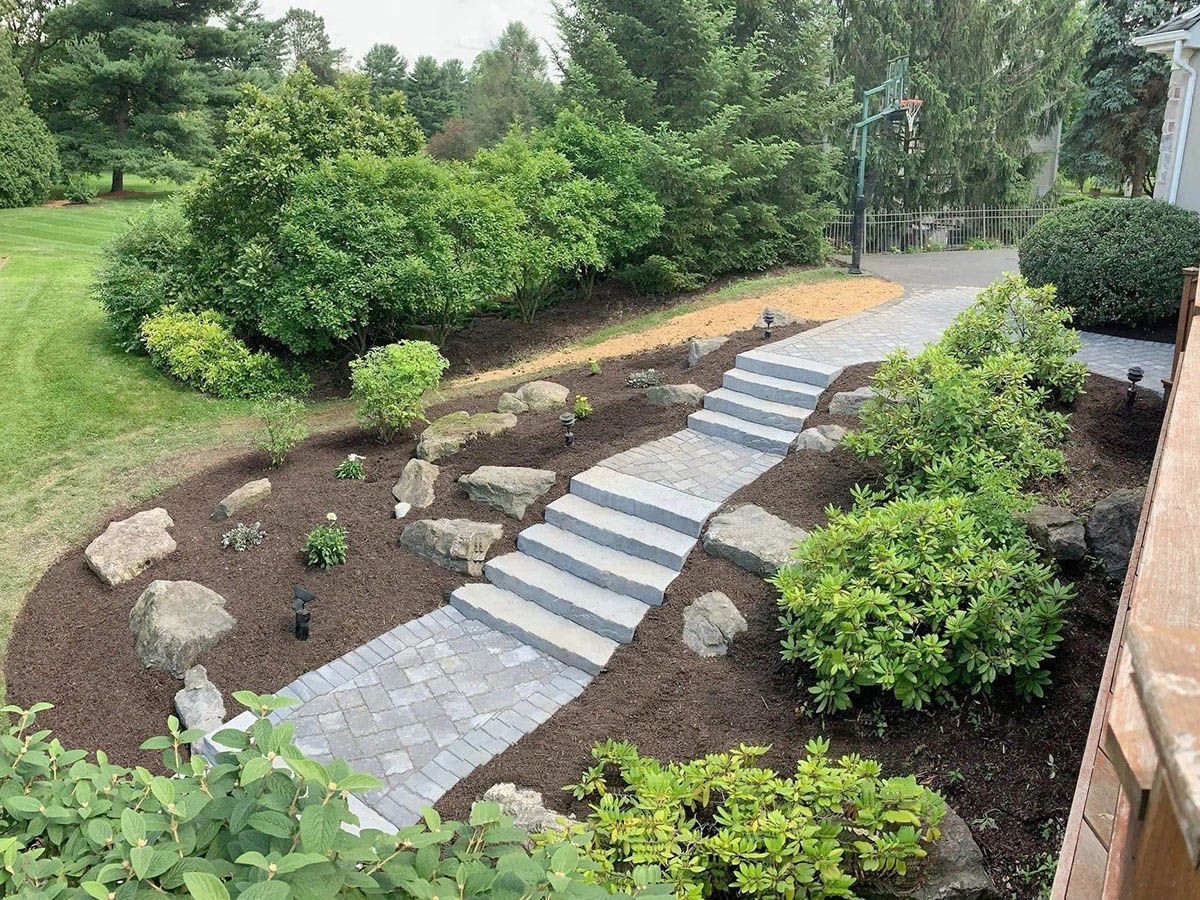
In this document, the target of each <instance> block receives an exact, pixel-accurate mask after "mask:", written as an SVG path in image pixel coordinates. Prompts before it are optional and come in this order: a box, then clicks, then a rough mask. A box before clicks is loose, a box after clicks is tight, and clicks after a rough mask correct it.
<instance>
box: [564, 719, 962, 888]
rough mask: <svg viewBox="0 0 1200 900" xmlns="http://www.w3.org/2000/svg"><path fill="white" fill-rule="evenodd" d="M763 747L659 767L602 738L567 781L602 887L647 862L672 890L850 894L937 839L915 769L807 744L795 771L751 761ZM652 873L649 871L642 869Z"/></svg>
mask: <svg viewBox="0 0 1200 900" xmlns="http://www.w3.org/2000/svg"><path fill="white" fill-rule="evenodd" d="M766 750H767V748H765V747H739V748H738V749H736V750H732V751H730V752H728V753H721V754H713V755H710V756H706V757H704V758H703V759H698V760H694V761H692V762H687V763H667V764H663V763H661V762H659V761H658V760H656V759H652V758H650V757H643V756H641V755H640V754H639V753H638V751H637V748H636V747H635V746H633V745H632V744H628V743H616V742H612V741H609V742H605V743H602V744H598V745H597V746H596V747H595V748H594V749H593V751H592V756H593V758H594V759H595V760H596V765H595V766H593V767H592V768H591V769H589V770H588V771H587V772H585V773H584V774H583V778H582V779H581V780H580V783H579V784H578V785H572V786H571V787H570V788H568V790H573V791H574V793H575V796H576V797H577V798H580V799H584V798H587V799H590V800H592V801H593V806H592V813H591V815H589V817H588V820H587V823H586V827H587V828H588V829H589V830H590V833H586V834H585V837H584V839H585V844H584V852H585V854H586V855H587V856H588V857H590V858H591V859H592V860H593V861H594V862H596V863H597V864H598V865H599V867H600V869H599V877H600V878H601V879H602V880H604V881H607V882H608V883H609V884H613V885H625V886H631V885H633V884H635V883H637V880H638V879H639V878H641V879H643V880H644V879H645V878H646V877H647V873H646V870H647V869H648V868H650V869H651V872H653V873H654V874H657V872H655V870H661V872H662V876H665V880H666V881H668V882H670V883H672V884H674V885H675V895H676V896H677V897H680V898H694V900H698V898H700V897H731V896H736V895H744V896H750V897H764V898H772V897H809V898H826V897H854V896H858V894H857V893H855V892H853V891H852V888H853V886H854V885H855V884H857V883H859V882H866V883H867V884H869V883H870V882H871V881H872V880H874V879H880V878H882V877H886V876H902V875H903V874H904V873H905V871H906V869H907V867H908V864H909V863H911V862H913V861H915V860H919V859H921V858H923V857H924V856H925V855H926V851H925V846H926V845H928V844H930V843H931V842H932V841H934V840H936V839H937V838H938V837H939V834H940V833H939V830H938V823H939V822H941V820H942V817H943V816H944V815H945V803H944V801H943V800H942V799H941V798H940V797H939V796H938V795H937V794H935V793H933V792H932V791H930V790H929V789H927V788H925V787H922V786H921V785H919V784H918V783H917V781H916V779H915V778H913V777H911V776H909V777H907V778H888V779H884V778H882V777H881V776H880V766H879V764H878V763H877V762H874V761H873V760H866V759H862V758H861V757H858V756H844V757H842V758H841V759H839V760H837V761H833V760H831V759H829V757H828V752H829V743H828V742H827V741H825V740H821V739H817V740H813V741H809V743H808V744H807V745H806V750H807V756H806V757H805V758H802V759H800V760H799V761H798V762H797V763H796V774H795V776H794V777H792V778H783V777H780V776H779V775H777V774H776V773H775V772H773V771H771V770H769V769H762V768H758V767H756V766H755V762H756V761H757V760H758V758H759V757H761V756H762V755H763V754H764V753H765V752H766ZM651 877H653V876H651Z"/></svg>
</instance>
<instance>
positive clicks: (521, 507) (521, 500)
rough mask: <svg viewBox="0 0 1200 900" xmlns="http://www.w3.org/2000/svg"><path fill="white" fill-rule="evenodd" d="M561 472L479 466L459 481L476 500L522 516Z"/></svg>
mask: <svg viewBox="0 0 1200 900" xmlns="http://www.w3.org/2000/svg"><path fill="white" fill-rule="evenodd" d="M557 479H558V476H557V475H555V474H554V473H553V472H551V471H550V470H549V469H528V468H525V467H524V466H480V467H479V468H478V469H476V470H475V471H474V472H472V473H470V474H469V475H463V476H462V477H460V478H459V479H458V483H459V484H461V485H462V486H463V487H465V488H466V489H467V494H468V495H469V496H470V498H471V499H472V500H474V501H475V502H476V503H486V504H487V505H488V506H490V507H491V508H492V509H498V510H500V512H502V513H504V514H505V515H508V516H512V517H513V518H514V519H519V518H521V517H522V516H524V515H525V510H526V509H528V508H529V504H531V503H533V501H535V500H537V499H538V498H540V497H544V496H545V495H546V493H547V492H548V491H549V490H550V489H551V488H552V487H554V482H555V481H556V480H557Z"/></svg>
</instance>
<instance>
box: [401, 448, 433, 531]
mask: <svg viewBox="0 0 1200 900" xmlns="http://www.w3.org/2000/svg"><path fill="white" fill-rule="evenodd" d="M440 473H441V469H439V468H438V467H437V466H435V465H434V464H433V463H427V462H425V460H423V459H410V460H409V461H408V462H407V463H405V464H404V471H402V472H401V473H400V480H399V481H397V482H396V486H395V487H394V488H392V496H393V497H395V498H396V502H397V503H407V504H408V505H409V507H410V508H412V509H425V508H426V507H429V506H432V505H433V485H434V483H435V482H436V481H437V479H438V475H439V474H440ZM405 515H407V513H405ZM396 518H397V519H399V518H403V517H402V516H397V517H396Z"/></svg>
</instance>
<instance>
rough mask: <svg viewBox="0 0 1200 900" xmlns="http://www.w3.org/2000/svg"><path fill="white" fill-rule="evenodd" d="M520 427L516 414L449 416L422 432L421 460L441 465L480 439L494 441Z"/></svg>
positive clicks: (419, 444) (436, 421)
mask: <svg viewBox="0 0 1200 900" xmlns="http://www.w3.org/2000/svg"><path fill="white" fill-rule="evenodd" d="M516 427H517V417H516V416H515V415H513V414H512V413H475V414H474V415H472V414H470V413H468V412H462V411H459V412H452V413H448V414H447V415H444V416H442V417H441V418H440V419H435V420H434V421H433V422H431V423H430V424H429V427H428V428H426V429H425V430H424V431H423V432H421V439H420V440H419V441H417V456H418V457H420V458H421V459H423V460H426V461H427V462H437V461H438V460H441V459H445V458H446V457H448V456H453V455H454V454H455V453H457V452H458V451H459V450H461V449H462V448H463V447H464V446H465V445H466V443H467V441H473V440H475V438H477V437H480V436H483V437H492V436H494V435H497V434H500V433H501V432H504V431H508V429H510V428H516Z"/></svg>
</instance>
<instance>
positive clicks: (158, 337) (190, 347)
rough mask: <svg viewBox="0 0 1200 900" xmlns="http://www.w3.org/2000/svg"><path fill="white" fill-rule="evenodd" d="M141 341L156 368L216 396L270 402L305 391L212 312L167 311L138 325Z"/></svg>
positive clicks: (273, 360)
mask: <svg viewBox="0 0 1200 900" xmlns="http://www.w3.org/2000/svg"><path fill="white" fill-rule="evenodd" d="M141 331H142V341H143V342H144V343H145V345H146V350H147V352H148V353H149V354H150V358H151V359H152V360H154V362H155V364H156V365H158V366H160V367H161V368H162V369H164V370H165V371H167V372H169V373H170V374H172V375H174V376H175V377H176V378H178V379H179V380H180V381H182V382H184V383H185V384H189V385H191V386H192V387H195V388H198V389H199V390H202V391H204V392H205V393H207V394H212V395H214V396H216V397H224V398H232V397H245V398H257V397H270V396H274V395H277V394H281V393H293V392H296V393H298V392H302V391H306V390H308V389H309V385H308V383H307V380H306V379H304V378H303V377H302V376H299V375H296V374H294V373H292V372H289V371H288V369H287V368H286V367H285V366H284V365H283V363H281V362H280V361H279V360H278V359H276V358H275V357H273V356H271V355H270V354H269V353H262V352H257V353H254V352H251V351H250V349H249V348H248V347H247V346H246V345H245V344H244V343H242V342H241V341H239V340H238V339H237V338H236V337H234V336H233V333H232V332H231V331H230V330H229V328H228V327H227V326H226V325H225V324H224V322H223V321H222V319H221V317H220V316H218V315H217V314H216V313H211V312H203V313H192V312H183V311H181V310H176V309H165V310H163V311H162V312H159V313H157V314H155V315H153V316H151V317H150V318H148V319H146V320H145V321H144V322H143V323H142V328H141Z"/></svg>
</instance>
